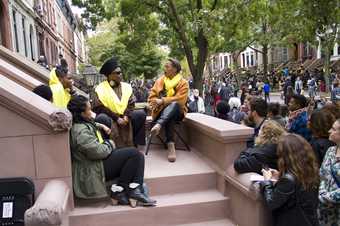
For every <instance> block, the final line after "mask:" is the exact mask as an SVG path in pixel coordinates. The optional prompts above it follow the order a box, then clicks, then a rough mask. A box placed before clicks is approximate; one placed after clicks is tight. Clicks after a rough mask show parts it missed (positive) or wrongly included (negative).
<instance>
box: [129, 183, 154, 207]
mask: <svg viewBox="0 0 340 226" xmlns="http://www.w3.org/2000/svg"><path fill="white" fill-rule="evenodd" d="M129 201H130V206H131V207H132V208H135V207H136V206H137V205H139V206H155V205H156V203H157V202H156V200H153V199H150V198H149V197H147V196H146V195H144V194H143V193H142V192H141V190H140V188H139V187H137V188H135V189H132V190H130V192H129Z"/></svg>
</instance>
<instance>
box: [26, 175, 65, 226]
mask: <svg viewBox="0 0 340 226" xmlns="http://www.w3.org/2000/svg"><path fill="white" fill-rule="evenodd" d="M71 193H72V191H70V188H69V187H68V186H67V185H66V184H65V183H64V182H63V181H58V180H52V181H50V182H48V183H47V184H46V186H45V187H44V188H43V190H42V192H41V193H40V195H39V197H38V199H37V200H36V202H35V204H34V205H33V206H32V207H31V208H30V209H28V210H27V211H26V212H25V225H26V226H68V215H67V212H68V210H69V208H70V206H72V205H70V202H71V200H70V194H71Z"/></svg>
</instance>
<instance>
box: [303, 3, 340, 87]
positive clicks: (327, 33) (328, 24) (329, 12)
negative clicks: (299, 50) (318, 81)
mask: <svg viewBox="0 0 340 226" xmlns="http://www.w3.org/2000/svg"><path fill="white" fill-rule="evenodd" d="M299 16H300V19H301V21H302V26H301V30H303V31H304V38H305V39H306V40H309V41H310V42H315V41H316V39H317V41H319V42H320V44H321V48H322V49H323V50H324V54H325V64H324V70H325V76H326V87H327V91H328V90H329V87H330V84H329V75H330V59H331V53H332V49H333V48H334V45H335V43H336V42H339V40H340V34H339V31H340V2H339V1H335V0H323V1H319V0H301V1H300V14H299Z"/></svg>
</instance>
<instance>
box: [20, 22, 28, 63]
mask: <svg viewBox="0 0 340 226" xmlns="http://www.w3.org/2000/svg"><path fill="white" fill-rule="evenodd" d="M21 24H22V36H23V38H24V47H25V56H26V57H27V56H28V51H27V39H26V24H25V17H24V16H22V18H21Z"/></svg>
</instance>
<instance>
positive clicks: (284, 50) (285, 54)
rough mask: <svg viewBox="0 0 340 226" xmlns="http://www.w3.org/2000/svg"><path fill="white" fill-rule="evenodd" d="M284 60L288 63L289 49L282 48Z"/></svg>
mask: <svg viewBox="0 0 340 226" xmlns="http://www.w3.org/2000/svg"><path fill="white" fill-rule="evenodd" d="M282 60H283V61H284V62H285V61H288V48H282Z"/></svg>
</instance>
